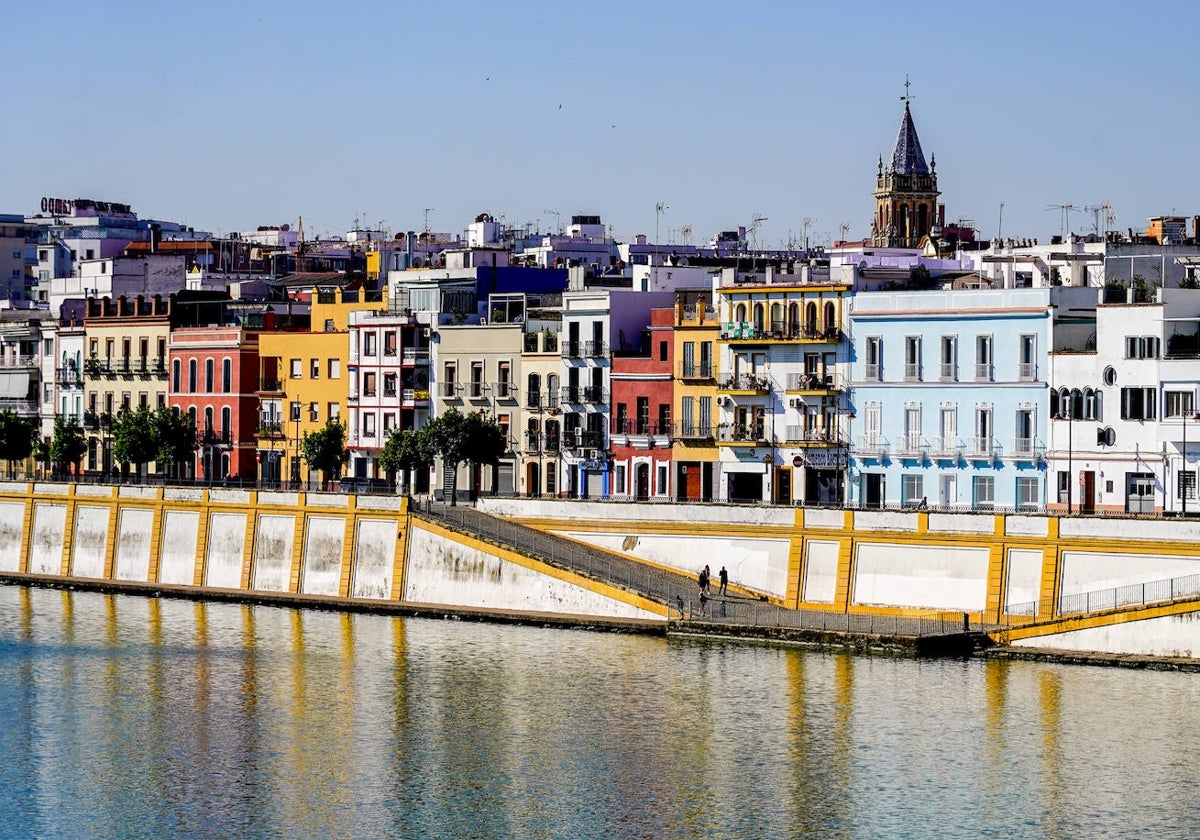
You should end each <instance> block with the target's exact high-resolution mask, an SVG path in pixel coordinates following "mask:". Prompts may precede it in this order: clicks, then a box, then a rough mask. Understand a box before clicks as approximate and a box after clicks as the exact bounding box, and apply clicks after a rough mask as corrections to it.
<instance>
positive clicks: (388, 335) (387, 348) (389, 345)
mask: <svg viewBox="0 0 1200 840" xmlns="http://www.w3.org/2000/svg"><path fill="white" fill-rule="evenodd" d="M383 355H385V356H395V355H396V331H395V330H387V331H386V332H384V334H383Z"/></svg>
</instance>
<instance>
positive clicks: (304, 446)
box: [300, 418, 346, 481]
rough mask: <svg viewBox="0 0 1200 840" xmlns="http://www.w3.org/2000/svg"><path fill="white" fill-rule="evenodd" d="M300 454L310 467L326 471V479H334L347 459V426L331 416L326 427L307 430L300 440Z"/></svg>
mask: <svg viewBox="0 0 1200 840" xmlns="http://www.w3.org/2000/svg"><path fill="white" fill-rule="evenodd" d="M300 454H301V455H303V456H304V460H305V461H306V462H307V463H308V466H309V467H311V468H312V469H314V470H320V471H321V472H322V473H324V477H325V480H326V481H333V480H334V479H336V478H337V477H338V475H339V474H340V473H341V469H342V464H343V463H344V462H345V460H346V427H345V426H343V425H342V424H341V423H339V422H338V421H337V420H334V419H333V418H330V419H329V420H328V421H326V423H325V427H324V428H322V429H318V430H317V431H315V432H305V433H304V438H303V439H302V440H301V441H300Z"/></svg>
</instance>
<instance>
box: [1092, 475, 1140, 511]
mask: <svg viewBox="0 0 1200 840" xmlns="http://www.w3.org/2000/svg"><path fill="white" fill-rule="evenodd" d="M1150 498H1151V499H1153V498H1154V497H1153V496H1151V497H1150ZM1151 510H1153V503H1152V504H1151ZM1079 512H1080V513H1084V514H1089V513H1095V512H1096V473H1095V472H1093V471H1092V470H1084V471H1083V472H1081V473H1080V474H1079Z"/></svg>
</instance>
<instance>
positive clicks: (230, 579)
mask: <svg viewBox="0 0 1200 840" xmlns="http://www.w3.org/2000/svg"><path fill="white" fill-rule="evenodd" d="M245 541H246V514H244V513H214V514H212V515H211V516H210V517H209V519H208V558H207V560H208V562H207V563H206V564H205V574H204V585H205V586H217V587H224V588H225V589H238V588H240V587H241V585H242V550H243V548H244V547H245Z"/></svg>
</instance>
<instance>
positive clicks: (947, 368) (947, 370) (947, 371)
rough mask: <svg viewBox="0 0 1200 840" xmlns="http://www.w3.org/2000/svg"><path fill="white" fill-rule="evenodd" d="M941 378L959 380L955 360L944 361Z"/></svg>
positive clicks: (948, 380)
mask: <svg viewBox="0 0 1200 840" xmlns="http://www.w3.org/2000/svg"><path fill="white" fill-rule="evenodd" d="M939 378H940V379H941V381H942V382H957V381H958V365H956V364H954V362H942V369H941V375H940V377H939Z"/></svg>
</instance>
